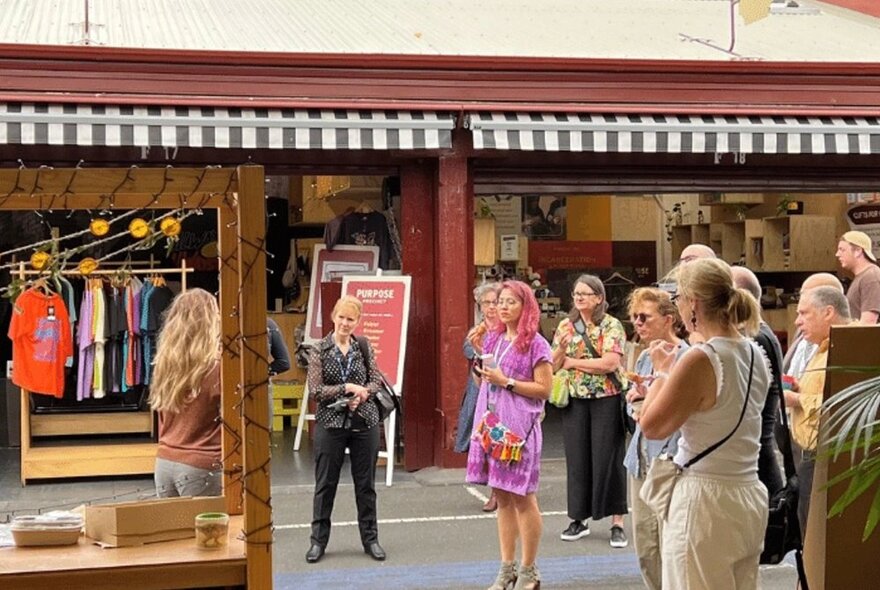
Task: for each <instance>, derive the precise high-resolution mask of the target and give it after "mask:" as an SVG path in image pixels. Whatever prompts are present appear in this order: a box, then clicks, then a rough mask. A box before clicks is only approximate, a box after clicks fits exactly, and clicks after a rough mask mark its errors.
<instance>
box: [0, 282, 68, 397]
mask: <svg viewBox="0 0 880 590" xmlns="http://www.w3.org/2000/svg"><path fill="white" fill-rule="evenodd" d="M9 338H10V339H11V340H12V357H13V363H12V382H13V383H15V384H16V385H18V386H19V387H22V388H24V389H27V390H28V391H31V392H35V393H44V394H47V395H52V396H55V397H57V398H60V397H63V396H64V363H65V362H66V361H67V357H68V356H70V355H71V354H73V338H72V336H71V333H70V319H69V316H68V314H67V308H66V307H65V305H64V302H63V301H62V299H61V296H60V295H58V294H57V293H43V292H41V291H39V290H37V289H28V290H27V291H25V292H24V293H22V294H21V295H19V297H18V299H16V300H15V304H14V307H13V310H12V321H11V322H10V324H9Z"/></svg>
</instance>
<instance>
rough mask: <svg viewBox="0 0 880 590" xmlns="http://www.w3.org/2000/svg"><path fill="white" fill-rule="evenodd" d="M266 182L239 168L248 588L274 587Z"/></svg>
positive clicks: (257, 171) (257, 170)
mask: <svg viewBox="0 0 880 590" xmlns="http://www.w3.org/2000/svg"><path fill="white" fill-rule="evenodd" d="M264 183H265V178H264V175H263V168H262V167H261V166H239V167H238V203H237V205H238V265H239V275H240V276H239V286H240V289H239V294H238V301H239V326H240V328H241V338H242V341H241V384H242V390H241V395H242V397H243V407H244V415H243V418H242V419H243V422H244V473H245V480H244V486H245V495H244V528H245V533H246V534H248V537H247V544H246V549H247V582H248V583H247V585H248V587H249V588H271V587H272V507H271V504H270V499H271V489H270V477H269V475H270V473H269V459H270V457H269V423H268V415H269V405H268V404H269V389H268V383H269V362H268V354H269V350H268V348H269V347H268V340H267V338H266V253H265V250H264V249H263V248H264V244H265V239H266V202H265V194H264V192H265V186H264Z"/></svg>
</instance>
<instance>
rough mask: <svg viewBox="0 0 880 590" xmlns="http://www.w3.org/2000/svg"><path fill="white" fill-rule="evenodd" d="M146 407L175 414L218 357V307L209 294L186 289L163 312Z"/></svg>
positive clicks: (197, 390) (200, 383) (200, 290)
mask: <svg viewBox="0 0 880 590" xmlns="http://www.w3.org/2000/svg"><path fill="white" fill-rule="evenodd" d="M156 348H157V352H156V359H155V368H154V369H153V378H152V381H151V384H150V398H149V402H150V407H151V408H152V409H153V410H156V411H158V412H171V413H175V414H176V413H178V412H180V410H181V409H182V408H183V406H184V405H185V404H186V402H187V397H188V396H190V395H198V394H199V390H200V387H201V385H202V381H203V380H204V379H205V377H206V376H207V375H208V373H209V372H210V371H211V370H212V369H213V368H214V367H215V366H216V365H217V362H218V360H219V358H220V309H219V307H218V305H217V300H216V299H215V298H214V296H213V295H211V294H210V293H208V292H207V291H205V290H203V289H190V290H188V291H186V292H184V293H181V294H180V295H178V296H177V297H175V298H174V301H172V302H171V305H170V306H169V307H168V310H167V311H166V312H165V314H164V323H163V325H162V330H161V331H160V332H159V338H158V342H157V344H156Z"/></svg>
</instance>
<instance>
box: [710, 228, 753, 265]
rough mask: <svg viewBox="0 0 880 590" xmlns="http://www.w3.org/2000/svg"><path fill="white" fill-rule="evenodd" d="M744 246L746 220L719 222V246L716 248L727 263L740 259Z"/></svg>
mask: <svg viewBox="0 0 880 590" xmlns="http://www.w3.org/2000/svg"><path fill="white" fill-rule="evenodd" d="M745 248H746V222H745V221H728V222H726V223H722V224H721V248H719V249H718V250H716V252H718V253H719V254H720V256H721V259H722V260H724V262H727V263H728V264H737V263H739V262H740V260H742V257H743V254H745Z"/></svg>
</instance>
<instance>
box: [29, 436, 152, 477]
mask: <svg viewBox="0 0 880 590" xmlns="http://www.w3.org/2000/svg"><path fill="white" fill-rule="evenodd" d="M158 446H159V445H157V444H156V443H127V444H108V445H96V444H89V445H64V446H39V447H29V448H27V449H24V448H22V453H21V481H22V484H24V483H26V482H27V481H28V480H30V479H59V478H66V477H95V476H108V475H146V474H152V473H153V470H154V468H155V465H156V449H157V448H158Z"/></svg>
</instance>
